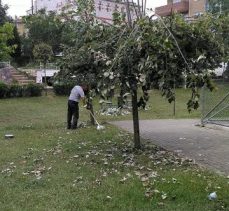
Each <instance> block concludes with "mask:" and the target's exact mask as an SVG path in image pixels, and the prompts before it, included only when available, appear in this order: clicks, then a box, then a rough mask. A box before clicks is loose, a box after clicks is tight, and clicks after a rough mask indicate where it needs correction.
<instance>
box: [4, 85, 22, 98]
mask: <svg viewBox="0 0 229 211" xmlns="http://www.w3.org/2000/svg"><path fill="white" fill-rule="evenodd" d="M23 92H24V89H23V86H20V85H18V84H12V85H11V86H9V88H8V93H7V97H23Z"/></svg>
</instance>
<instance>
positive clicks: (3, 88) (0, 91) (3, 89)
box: [0, 82, 9, 98]
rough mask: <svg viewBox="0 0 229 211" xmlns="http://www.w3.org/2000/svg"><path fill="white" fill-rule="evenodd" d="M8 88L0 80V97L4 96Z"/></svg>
mask: <svg viewBox="0 0 229 211" xmlns="http://www.w3.org/2000/svg"><path fill="white" fill-rule="evenodd" d="M8 90H9V88H8V86H7V85H6V84H5V83H3V82H0V98H4V97H6V96H7V93H8Z"/></svg>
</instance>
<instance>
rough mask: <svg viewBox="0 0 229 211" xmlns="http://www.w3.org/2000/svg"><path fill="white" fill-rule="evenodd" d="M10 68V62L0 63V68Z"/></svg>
mask: <svg viewBox="0 0 229 211" xmlns="http://www.w3.org/2000/svg"><path fill="white" fill-rule="evenodd" d="M5 67H10V62H0V68H5Z"/></svg>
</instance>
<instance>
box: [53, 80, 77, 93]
mask: <svg viewBox="0 0 229 211" xmlns="http://www.w3.org/2000/svg"><path fill="white" fill-rule="evenodd" d="M74 86H75V83H73V82H72V83H55V84H54V85H53V90H54V92H55V94H56V95H69V94H70V92H71V89H72V88H73V87H74Z"/></svg>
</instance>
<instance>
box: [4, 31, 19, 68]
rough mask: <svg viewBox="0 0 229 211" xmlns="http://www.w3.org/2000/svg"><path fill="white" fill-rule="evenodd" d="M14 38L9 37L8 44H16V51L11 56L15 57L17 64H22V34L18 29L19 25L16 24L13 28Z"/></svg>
mask: <svg viewBox="0 0 229 211" xmlns="http://www.w3.org/2000/svg"><path fill="white" fill-rule="evenodd" d="M13 35H14V36H13V38H11V39H9V40H8V41H7V44H8V45H9V46H15V49H14V52H12V53H11V57H12V58H13V60H14V62H16V63H17V64H19V65H20V64H21V62H22V61H21V51H22V49H21V39H20V36H19V34H18V30H17V27H16V26H14V28H13Z"/></svg>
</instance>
